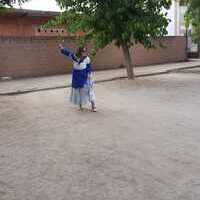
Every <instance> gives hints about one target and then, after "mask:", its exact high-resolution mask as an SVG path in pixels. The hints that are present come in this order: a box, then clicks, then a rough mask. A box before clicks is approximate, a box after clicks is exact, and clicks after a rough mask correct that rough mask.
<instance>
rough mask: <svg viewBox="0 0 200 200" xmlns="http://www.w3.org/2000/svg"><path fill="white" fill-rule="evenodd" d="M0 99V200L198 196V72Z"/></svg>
mask: <svg viewBox="0 0 200 200" xmlns="http://www.w3.org/2000/svg"><path fill="white" fill-rule="evenodd" d="M95 88H96V95H97V105H98V112H97V113H92V112H90V111H89V110H87V109H85V110H84V111H83V112H80V111H78V110H77V108H76V107H74V106H73V105H71V104H70V103H69V102H68V96H69V89H60V90H52V91H43V92H37V93H29V94H24V95H18V96H1V97H0V200H200V71H198V70H196V71H194V70H188V71H183V72H180V73H174V74H168V75H160V76H153V77H146V78H138V79H137V80H135V81H128V80H118V81H112V82H107V83H101V84H97V85H96V87H95Z"/></svg>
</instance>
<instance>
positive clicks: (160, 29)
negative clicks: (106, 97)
mask: <svg viewBox="0 0 200 200" xmlns="http://www.w3.org/2000/svg"><path fill="white" fill-rule="evenodd" d="M56 1H57V2H58V4H59V5H60V7H61V8H62V9H63V10H64V12H63V13H62V14H61V16H59V17H57V19H56V21H57V23H58V24H61V23H65V22H67V28H68V30H69V31H71V32H77V31H84V32H85V33H86V35H85V38H86V39H90V40H92V41H93V42H94V44H95V46H96V48H103V47H105V46H106V45H108V44H110V43H112V42H114V44H115V45H117V46H118V47H121V48H122V51H123V54H124V58H125V65H126V69H127V74H128V78H129V79H133V78H134V72H133V63H132V60H131V55H130V47H131V46H134V45H135V44H137V43H141V44H143V45H144V47H145V48H152V47H154V39H156V38H158V37H163V36H164V35H166V34H167V30H166V28H167V26H168V23H169V19H167V13H166V11H164V10H166V9H169V7H170V5H171V0H76V1H75V0H56ZM51 24H55V21H54V22H52V23H51Z"/></svg>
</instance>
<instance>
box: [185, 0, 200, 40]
mask: <svg viewBox="0 0 200 200" xmlns="http://www.w3.org/2000/svg"><path fill="white" fill-rule="evenodd" d="M184 3H185V5H187V7H188V9H187V12H186V15H185V24H186V27H187V28H188V27H189V25H190V24H191V25H192V33H193V35H192V36H193V40H194V41H195V42H198V41H199V40H200V1H199V0H184Z"/></svg>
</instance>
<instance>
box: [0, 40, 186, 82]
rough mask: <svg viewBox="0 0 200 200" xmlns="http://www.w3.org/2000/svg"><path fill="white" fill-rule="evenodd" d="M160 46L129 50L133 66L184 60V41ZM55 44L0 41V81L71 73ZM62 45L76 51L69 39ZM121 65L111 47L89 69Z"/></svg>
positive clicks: (56, 43)
mask: <svg viewBox="0 0 200 200" xmlns="http://www.w3.org/2000/svg"><path fill="white" fill-rule="evenodd" d="M162 42H163V44H164V45H165V46H166V48H164V49H162V48H157V49H153V50H145V49H144V48H143V47H142V45H137V46H136V47H135V48H134V49H132V50H131V53H132V58H133V62H134V65H136V66H141V65H150V64H158V63H167V62H178V61H184V60H185V59H186V54H185V46H186V42H185V38H184V37H166V38H164V39H162ZM156 43H158V42H156ZM58 44H59V41H58V39H57V38H56V37H49V38H48V37H33V38H29V37H26V38H18V37H0V77H4V76H11V77H13V78H20V77H34V76H44V75H54V74H64V73H69V72H71V62H70V61H69V60H68V59H66V57H64V56H63V55H61V54H60V53H59V50H58ZM65 45H66V46H68V47H69V48H71V49H73V50H74V49H75V48H76V43H75V41H74V40H72V39H71V38H65ZM123 63H124V61H123V54H122V52H121V50H120V49H118V48H117V47H115V46H113V45H110V46H108V47H106V48H105V49H102V50H100V51H99V52H98V53H97V55H96V57H95V59H94V60H93V66H94V68H95V69H98V70H99V69H111V68H118V67H120V66H122V65H123Z"/></svg>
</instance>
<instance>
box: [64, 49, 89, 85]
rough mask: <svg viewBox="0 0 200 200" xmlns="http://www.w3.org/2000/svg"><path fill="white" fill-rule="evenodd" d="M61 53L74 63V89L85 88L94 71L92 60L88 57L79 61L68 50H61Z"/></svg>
mask: <svg viewBox="0 0 200 200" xmlns="http://www.w3.org/2000/svg"><path fill="white" fill-rule="evenodd" d="M61 53H62V54H64V55H66V56H67V57H68V58H70V60H72V61H73V73H72V87H73V88H75V89H78V88H83V87H84V85H85V84H86V83H87V79H88V75H89V74H90V73H91V71H92V70H91V62H90V58H89V57H88V56H87V57H84V58H83V59H78V58H77V57H76V55H75V54H74V53H73V52H72V51H70V50H69V49H67V48H63V49H61Z"/></svg>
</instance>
